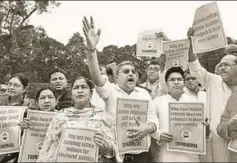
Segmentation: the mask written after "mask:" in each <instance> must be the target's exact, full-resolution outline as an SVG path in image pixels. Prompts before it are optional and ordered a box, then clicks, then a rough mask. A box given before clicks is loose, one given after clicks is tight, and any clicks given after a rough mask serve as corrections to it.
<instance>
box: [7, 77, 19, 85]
mask: <svg viewBox="0 0 237 163" xmlns="http://www.w3.org/2000/svg"><path fill="white" fill-rule="evenodd" d="M9 83H19V84H21V81H20V80H19V79H18V78H17V77H14V78H11V79H10V80H9Z"/></svg>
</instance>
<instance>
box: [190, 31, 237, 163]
mask: <svg viewBox="0 0 237 163" xmlns="http://www.w3.org/2000/svg"><path fill="white" fill-rule="evenodd" d="M192 36H193V29H190V30H189V32H188V38H189V40H190V42H191V41H192V40H191V37H192ZM224 52H225V54H226V55H225V56H224V57H223V58H222V59H221V62H220V63H219V65H218V67H219V75H216V74H213V73H210V72H208V71H207V70H206V69H205V68H203V67H202V66H201V64H200V63H199V61H198V58H197V55H196V54H194V53H193V50H192V44H190V48H189V58H188V61H189V69H190V72H191V74H192V75H194V76H196V77H197V78H198V80H199V82H200V83H201V84H202V85H203V86H204V88H205V89H206V91H207V109H208V113H207V117H208V118H209V121H210V127H211V133H212V139H211V142H210V146H208V148H207V157H209V158H208V161H213V162H229V161H230V160H229V159H230V157H229V154H230V153H229V150H228V148H227V146H228V141H225V140H224V139H222V138H221V137H220V136H219V135H218V134H217V131H216V128H217V126H218V124H219V122H220V117H221V115H222V113H223V111H224V109H225V106H226V102H227V100H228V98H229V96H230V94H231V91H232V89H233V88H234V85H233V82H232V81H233V77H232V75H231V72H230V67H231V66H232V65H233V64H235V60H236V59H237V45H228V46H227V47H226V48H225V51H224Z"/></svg>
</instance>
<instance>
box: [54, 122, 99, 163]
mask: <svg viewBox="0 0 237 163" xmlns="http://www.w3.org/2000/svg"><path fill="white" fill-rule="evenodd" d="M95 132H96V130H93V129H88V128H75V127H69V126H66V127H65V128H64V130H63V133H62V136H61V139H60V142H59V145H58V148H57V151H56V155H55V162H98V150H99V148H98V145H97V144H96V143H95V141H94V137H93V136H94V135H95Z"/></svg>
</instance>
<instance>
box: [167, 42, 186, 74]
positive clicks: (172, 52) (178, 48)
mask: <svg viewBox="0 0 237 163" xmlns="http://www.w3.org/2000/svg"><path fill="white" fill-rule="evenodd" d="M188 49H189V40H188V39H185V40H176V41H167V42H163V52H164V53H165V54H166V63H165V67H166V70H168V69H169V68H171V67H177V66H180V67H181V68H182V69H183V70H184V71H185V70H187V69H188Z"/></svg>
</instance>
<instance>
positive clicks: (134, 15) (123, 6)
mask: <svg viewBox="0 0 237 163" xmlns="http://www.w3.org/2000/svg"><path fill="white" fill-rule="evenodd" d="M60 2H61V5H60V6H59V7H55V8H53V9H51V12H50V13H46V14H42V15H37V14H34V15H32V17H31V19H30V23H31V24H33V25H35V26H42V27H43V28H44V29H45V30H46V32H47V34H48V36H50V37H52V38H54V39H56V40H58V41H60V42H61V43H63V44H67V42H68V40H69V39H70V38H71V36H72V35H73V33H75V32H79V33H80V34H81V35H82V36H83V37H84V34H83V32H82V20H83V16H88V17H89V16H93V18H94V22H95V28H100V29H101V37H100V41H99V43H98V45H97V48H98V49H99V50H102V49H103V47H105V46H108V45H111V44H112V45H116V46H118V47H122V46H125V45H134V44H136V42H137V37H138V33H140V32H142V31H144V30H154V29H155V30H158V31H162V32H165V33H166V35H167V36H168V38H169V39H171V40H179V39H184V38H186V33H187V30H188V28H189V27H191V26H192V22H193V19H194V15H195V11H196V9H197V8H199V7H201V6H202V5H205V4H208V3H212V2H214V1H60ZM217 4H218V8H219V12H220V14H221V19H222V23H223V26H224V31H225V34H226V36H230V37H231V38H234V39H237V23H236V22H235V20H236V17H237V10H236V9H237V1H217Z"/></svg>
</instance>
